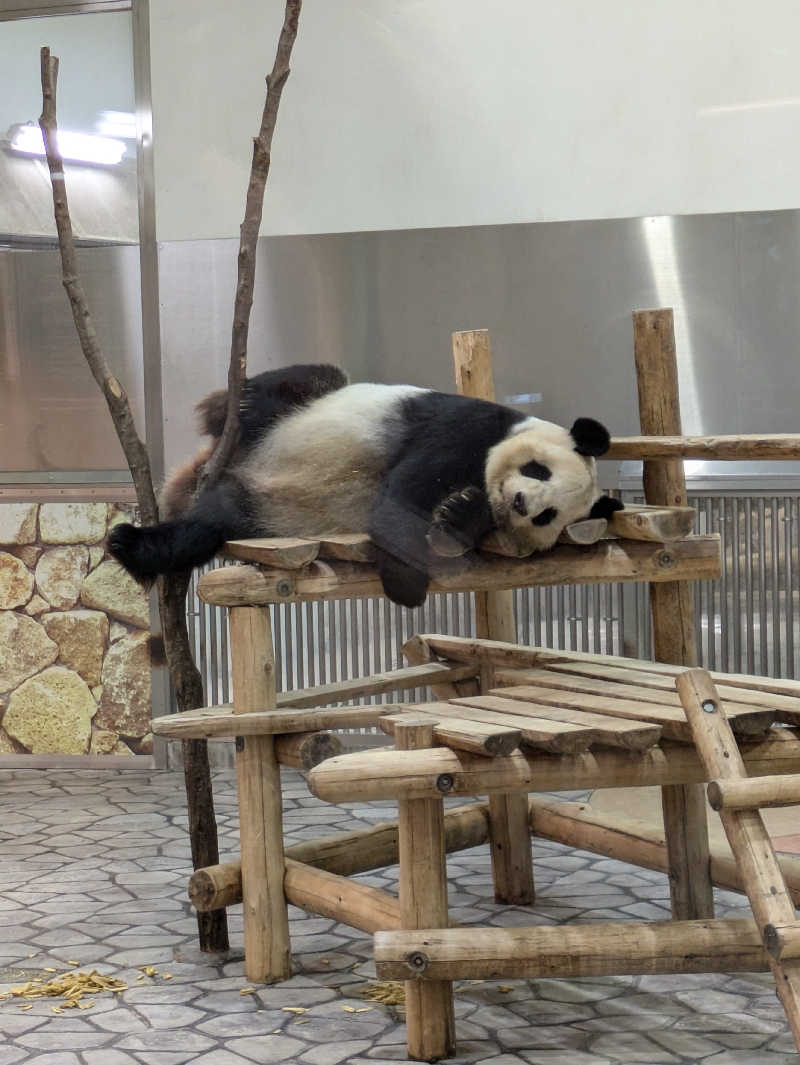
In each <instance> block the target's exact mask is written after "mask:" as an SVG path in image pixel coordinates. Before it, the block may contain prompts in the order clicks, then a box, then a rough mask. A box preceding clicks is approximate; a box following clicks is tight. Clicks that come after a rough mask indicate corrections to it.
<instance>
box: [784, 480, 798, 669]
mask: <svg viewBox="0 0 800 1065" xmlns="http://www.w3.org/2000/svg"><path fill="white" fill-rule="evenodd" d="M796 505H797V497H795V498H794V499H792V497H791V496H787V498H786V501H785V503H784V508H785V519H786V522H785V525H784V551H785V553H786V676H787V677H795V676H796V675H797V670H796V667H795V646H794V558H793V555H792V552H793V551H794V544H795V542H796V532H795V530H796V529H797V515H796V509H795V508H796Z"/></svg>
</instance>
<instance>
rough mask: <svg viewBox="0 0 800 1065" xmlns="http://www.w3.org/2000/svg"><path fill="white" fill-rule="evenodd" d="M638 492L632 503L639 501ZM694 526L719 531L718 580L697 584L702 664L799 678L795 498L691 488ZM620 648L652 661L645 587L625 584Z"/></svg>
mask: <svg viewBox="0 0 800 1065" xmlns="http://www.w3.org/2000/svg"><path fill="white" fill-rule="evenodd" d="M640 500H641V497H638V498H637V499H636V501H637V502H638V501H640ZM689 502H690V504H691V505H692V506H694V507H695V509H696V510H697V516H698V520H697V531H698V532H699V533H702V534H707V533H719V535H720V539H721V546H722V577H721V579H720V580H719V581H696V582H695V583H694V605H695V623H696V628H697V652H698V660H699V662H700V663H701V664H702V665H704V666H706V667H707V668H708V669H718V670H722V671H724V672H730V673H755V674H758V675H761V676H767V677H796V676H798V675H800V648H798V647H797V646H796V644H795V633H800V617H798V609H799V608H800V567H799V565H798V538H799V537H800V495H798V494H792V495H788V494H785V493H781V494H773V493H767V492H763V493H751V494H748V495H746V496H744V495H738V494H737V495H734V494H733V493H723V492H715V493H709V494H699V493H690V494H689ZM624 597H625V599H626V607H627V612H626V618H627V622H628V624H627V625H626V627H625V634H624V639H623V643H624V645H625V648H626V650H625V653H626V654H631V655H637V656H638V657H640V658H649V657H650V656H651V654H652V637H651V632H650V617H649V609H648V603H647V588H646V587H645V586H644V585H627V586H626V588H625V591H624Z"/></svg>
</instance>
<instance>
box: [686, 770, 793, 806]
mask: <svg viewBox="0 0 800 1065" xmlns="http://www.w3.org/2000/svg"><path fill="white" fill-rule="evenodd" d="M706 790H707V793H708V801H709V804H710V806H711V809H712V810H757V809H761V807H765V806H796V805H797V804H798V803H800V777H796V776H779V777H777V776H776V777H745V778H743V779H742V780H712V781H711V783H710V784H709V785H708V788H707V789H706Z"/></svg>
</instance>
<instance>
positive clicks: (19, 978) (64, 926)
mask: <svg viewBox="0 0 800 1065" xmlns="http://www.w3.org/2000/svg"><path fill="white" fill-rule="evenodd" d="M215 787H216V798H217V810H218V815H219V821H220V828H221V838H222V849H223V859H226V858H231V857H233V856H234V854H235V853H236V850H237V845H236V830H237V818H236V799H235V781H234V777H233V774H232V773H230V772H221V773H218V774H216V779H215ZM285 794H286V815H285V822H286V831H287V835H288V837H289V839H290V840H291V841H296V840H300V839H307V838H310V837H313V836H316V835H322V834H324V833H326V832H333V831H340V830H342V829H346V828H353V827H354V826H355V825H357V824H359V823H361V824H369V823H374V822H375V821H378V820H386V819H388V818H390V817H392V816H393V812H392V809H391V804H388V803H375V804H368V805H364V804H352V805H349V806H342V807H331V806H326V805H323V804H321V803H319V802H318V801H317V800H316V799H314V798H313V797H311V796H310V795H309V794H308V792H307V790H306V788H305V785H304V784H303V781H302V778H301V777H300V775H299V774H297V773H288V774H287V778H286V792H285ZM0 854H1V855H2V859H3V864H2V879H1V880H0V885H1V888H2V891H1V893H0V991H3V990H6V989H7V988H9V987H10V986H12V985H13V984H18V983H21V982H23V981H26V980H29V979H32V978H33V977H35V976H43V977H45V978H48V977H49V975H50V974H48V973H47V972H46V970H47V969H48V968H49V969H56V970H58V971H59V972H62V971H64V970H65V969H67V968H69V967H68V966H67V965H66V963H67V962H68V961H72V962H75V961H77V962H79V963H80V969H82V970H87V969H92V968H97V969H98V971H100V972H103V973H107V974H110V975H114V976H116V977H120V978H122V979H123V980H124V981H125V982H126V983H127V984H128V985H129V987H130V990H128V991H125V992H124V993H122V994H119V995H113V994H103V995H97V996H95V997H94V1006H93V1007H92V1008H91V1009H88V1010H83V1011H81V1012H78V1011H77V1010H67V1011H65V1013H64V1014H63V1015H61V1016H57V1015H54V1014H53V1013H52V1010H51V1007H52V1004H53V1000H52V999H51V1000H43V1001H40V1000H37V1001H35V1002H34V1004H33V1006H32V1008H30V1009H27V1010H23V1009H22V1005H21V1002H20V1000H19V999H10V1000H8V999H7V1000H3V1001H0V1034H2V1036H3V1041H2V1044H0V1065H14V1063H16V1062H20V1063H24V1065H183V1063H184V1062H192V1063H193V1065H267V1063H270V1065H271V1063H279V1062H298V1063H303V1065H338V1063H341V1065H381V1063H386V1065H389V1063H391V1065H397V1063H398V1062H403V1061H406V1060H407V1059H406V1051H405V1032H404V1026H403V1024H402V1018H401V1016H400V1015H399V1014H398V1011H397V1009H396V1008H395V1007H385V1006H379V1005H376V1006H372V1008H370V1009H367V1010H364V1012H359V1013H354V1012H350V1011H349V1010H348V1009H347V1008H346V1007H351V1008H353V1009H363V1007H364V1006H365V1005H366V1003H365V1002H364V1000H363V999H362V998H361V997H360V996H359V991H360V990H361V989H363V988H364V987H365V986H366V985H367V984H368V983H369V982H370V980H371V978H373V977H374V970H373V969H372V965H371V961H370V956H371V940H370V938H369V937H368V936H366V935H362V934H361V933H355V932H353V931H352V930H351V929H349V928H346V927H344V926H341V925H337V924H335V923H334V922H333V921H330V920H326V919H321V918H317V917H313V916H309V915H306V914H304V913H302V912H301V911H299V910H296V909H294V908H292V909H291V931H292V937H293V952H294V962H295V972H296V975H295V976H294V977H293V978H292V979H291V980H290V981H289V982H288V983H285V984H281V985H279V986H277V987H270V988H264V989H259V990H258V991H257V992H256V993H255V994H249V995H241V994H240V990H241V989H242V988H244V987H247V986H249V985H248V984H247V981H246V980H245V978H244V975H243V963H242V955H241V946H242V934H241V917H240V912H239V908H238V907H237V908H234V909H233V910H232V911H231V914H230V929H231V941H232V948H233V949H232V951H231V953H230V954H229V955H227V956H225V957H215V956H209V955H203V954H200V953H199V951H198V950H197V949H196V947H195V920H194V917H193V916H192V912H191V911H190V908H189V905H188V902H187V900H186V879H187V872H188V870H189V866H190V862H189V848H188V842H187V838H186V812H185V801H184V797H183V777H182V774H179V773H174V772H153V771H145V770H135V769H134V770H126V771H99V770H83V769H82V770H80V771H65V770H58V771H54V770H49V771H45V770H14V771H2V772H0ZM535 856H536V877H537V885H538V889H539V896H538V901H537V903H536V905H535V906H534V907H533V909H532V912H531V911H523V910H520V909H515V908H513V907H508V906H497V905H495V904H494V903H492V902H489V901H487V898H488V897H489V895H490V885H491V875H490V868H489V857H488V853H487V849H486V847H481V848H476V849H474V850H472V851H464V852H462V853H461V854H459V855H454V856H451V858H450V859H449V863H448V866H449V872H450V889H451V895H450V898H451V906H452V912H453V915H454V916H455V917H456V918H457V919H458V920H460V921H462V922H472V921H476V922H478V921H479V922H481V923H489V924H494V925H497V926H509V925H518V924H526V923H532V922H541V923H543V924H557V923H559V922H562V921H567V920H570V921H586V920H604V921H606V920H625V919H629V920H630V919H636V918H665V917H667V916H668V901H667V896H668V892H667V884H666V880H665V877H663V876H661V875H659V874H656V873H650V872H647V871H643V870H640V869H635V868H633V867H631V866H627V865H624V864H622V863H620V862H616V861H611V860H608V859H603V858H598V857H596V856H592V855H589V854H586V853H582V852H579V851H574V850H570V849H568V848H566V847H562V846H559V845H557V844H552V843H546V842H541V841H536V843H535ZM364 879H365V880H366V881H368V882H370V883H375V884H378V885H381V886H389V887H390V888H391V887H393V886H394V882H395V879H396V870H395V869H389V870H386V871H385V872H382V873H381V874H380V875H369V876H365V877H364ZM718 903H719V906H718V912H719V913H720V915H723V916H726V915H727V916H730V915H746V914H747V913H748V910H747V908H746V906H745V905H744V900H743V899H742V897H740V896H738V895H734V894H731V893H728V892H719V893H718ZM142 965H152V966H153V967H154V968H155V970H156V971H157V972H158V974H159V975H158V976H155V977H147V976H145V977H143V978H142V974H141V973H140V970H139V966H142ZM165 972H169V973H171V974H172V975H171V978H170V979H169V980H165V979H164V977H163V975H162V974H163V973H165ZM509 986H511V982H508V983H505V982H488V981H487V982H484V983H480V984H478V983H473V984H466V985H464V986H459V987H458V994H457V996H456V1016H457V1032H458V1037H459V1050H458V1056H457V1057H456V1058H455V1059H453V1060H454V1061H455V1062H463V1063H467V1062H469V1063H474V1065H620V1063H621V1065H659V1063H665V1065H667V1063H674V1065H690V1063H691V1065H694V1063H696V1062H703V1065H790V1063H792V1065H795V1063H796V1062H797V1060H798V1059H797V1057H796V1055H795V1053H794V1047H793V1043H792V1041H791V1038H790V1036H789V1034H788V1029H787V1025H786V1021H785V1019H784V1015H783V1011H782V1009H781V1007H780V1004H779V1003H778V1000H777V998H776V995H775V991H774V986H773V984H772V980H771V977H769V976H767V975H762V974H759V975H755V974H754V975H731V976H725V975H710V976H707V975H701V976H663V977H641V978H633V977H609V978H605V979H594V978H592V979H583V980H571V981H556V980H531V981H527V982H522V981H518V982H514V983H513V986H511V990H508V987H509ZM286 1006H290V1007H296V1006H302V1007H306V1008H307V1012H306V1013H304V1014H302V1015H298V1014H293V1013H290V1012H285V1011H284V1009H283V1007H286Z"/></svg>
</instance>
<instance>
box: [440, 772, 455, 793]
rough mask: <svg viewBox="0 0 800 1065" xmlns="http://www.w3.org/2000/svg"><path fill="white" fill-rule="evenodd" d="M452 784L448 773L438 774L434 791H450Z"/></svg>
mask: <svg viewBox="0 0 800 1065" xmlns="http://www.w3.org/2000/svg"><path fill="white" fill-rule="evenodd" d="M453 783H454V781H453V778H452V776H451V775H450V774H449V773H440V774H439V776H438V777H437V778H436V790H437V791H441V792H447V791H451V790H452V787H453Z"/></svg>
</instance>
